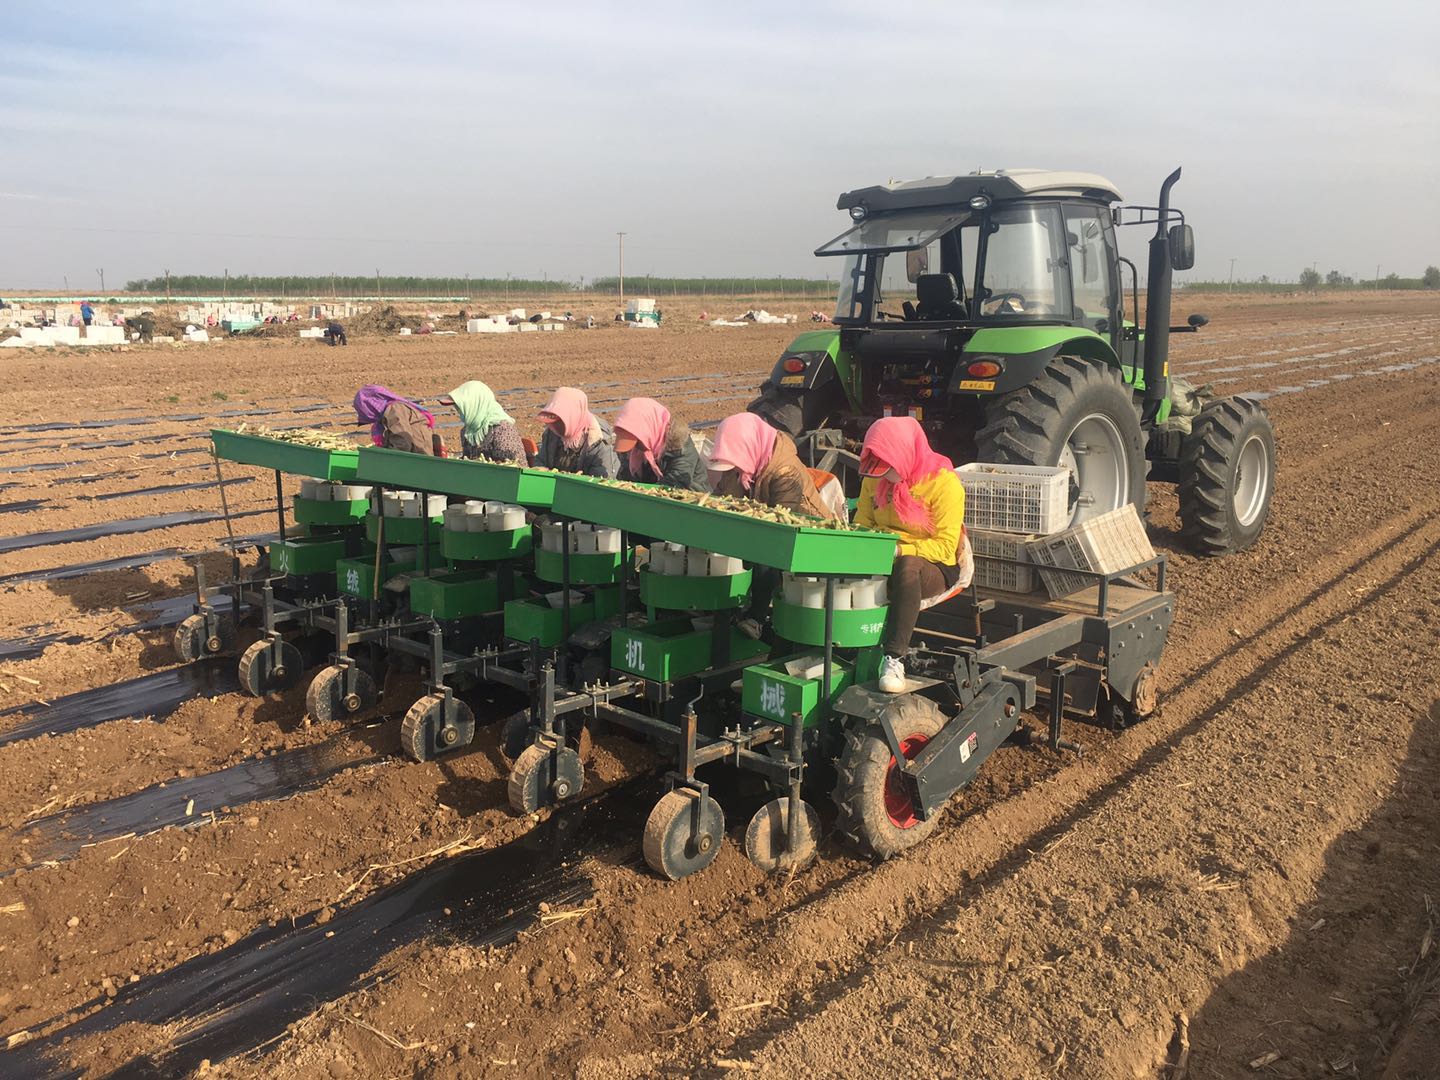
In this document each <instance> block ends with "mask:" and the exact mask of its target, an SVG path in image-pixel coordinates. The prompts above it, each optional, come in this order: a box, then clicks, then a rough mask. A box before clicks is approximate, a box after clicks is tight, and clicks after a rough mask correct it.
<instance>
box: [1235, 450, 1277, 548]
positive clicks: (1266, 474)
mask: <svg viewBox="0 0 1440 1080" xmlns="http://www.w3.org/2000/svg"><path fill="white" fill-rule="evenodd" d="M1269 493H1270V453H1269V451H1268V450H1266V449H1265V440H1264V439H1262V438H1260V436H1259V435H1251V436H1250V438H1248V439H1246V440H1245V445H1244V446H1242V447H1241V448H1240V453H1239V455H1238V456H1237V457H1236V459H1235V494H1234V495H1233V496H1232V497H1231V504H1232V506H1233V508H1234V511H1235V520H1236V521H1238V522H1239V523H1240V524H1241V525H1242V526H1248V525H1253V524H1255V520H1256V519H1257V518H1258V517H1259V516H1260V512H1261V510H1263V509H1264V508H1265V499H1266V497H1267V496H1268V495H1269Z"/></svg>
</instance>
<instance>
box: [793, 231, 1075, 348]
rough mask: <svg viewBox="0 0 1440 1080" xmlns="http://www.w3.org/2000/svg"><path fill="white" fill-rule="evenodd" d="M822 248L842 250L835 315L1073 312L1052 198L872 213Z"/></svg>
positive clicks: (898, 318) (974, 316) (959, 316)
mask: <svg viewBox="0 0 1440 1080" xmlns="http://www.w3.org/2000/svg"><path fill="white" fill-rule="evenodd" d="M982 225H983V228H982ZM816 254H819V255H843V256H844V264H843V269H842V270H841V272H840V288H839V292H838V295H837V297H836V304H835V320H836V321H837V322H842V323H852V324H854V323H870V322H902V321H903V322H934V321H947V322H948V321H970V320H984V321H990V320H992V319H993V320H1000V321H1011V320H1024V319H1049V320H1053V319H1055V318H1057V317H1058V318H1068V317H1069V314H1068V313H1069V305H1070V280H1069V269H1068V267H1069V261H1068V250H1067V245H1066V243H1065V232H1064V228H1063V227H1062V224H1061V219H1060V215H1059V207H1058V206H1056V205H1054V204H1048V203H1020V204H1014V203H1012V204H1010V205H1001V206H998V207H994V208H992V209H991V210H989V211H988V212H983V213H981V212H971V211H970V210H968V209H967V210H960V209H958V208H954V207H951V208H948V209H947V210H939V209H932V210H927V211H912V212H908V213H903V214H880V215H875V216H873V217H871V218H867V219H866V220H865V221H863V222H860V223H859V224H858V225H857V226H856V227H855V228H853V229H850V230H849V231H847V232H845V233H842V234H841V235H840V236H838V237H836V238H835V239H834V240H832V241H830V242H829V243H828V244H825V245H824V246H823V247H821V248H820V249H819V250H818V251H817V252H816ZM977 300H978V303H977Z"/></svg>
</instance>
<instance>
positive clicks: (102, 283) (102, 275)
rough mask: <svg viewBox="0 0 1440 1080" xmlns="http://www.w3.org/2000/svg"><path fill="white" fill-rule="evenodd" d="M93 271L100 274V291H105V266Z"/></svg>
mask: <svg viewBox="0 0 1440 1080" xmlns="http://www.w3.org/2000/svg"><path fill="white" fill-rule="evenodd" d="M95 272H96V273H97V274H99V275H100V291H101V292H102V293H103V292H104V291H105V268H104V267H103V266H102V267H101V268H100V269H99V270H96V271H95Z"/></svg>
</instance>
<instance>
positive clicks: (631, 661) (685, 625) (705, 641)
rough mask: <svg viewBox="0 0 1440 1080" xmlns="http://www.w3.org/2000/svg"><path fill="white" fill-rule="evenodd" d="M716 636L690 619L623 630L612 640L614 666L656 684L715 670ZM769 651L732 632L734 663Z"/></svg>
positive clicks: (731, 642) (612, 636)
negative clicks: (713, 657)
mask: <svg viewBox="0 0 1440 1080" xmlns="http://www.w3.org/2000/svg"><path fill="white" fill-rule="evenodd" d="M714 640H715V635H714V634H713V633H712V632H711V631H709V630H696V629H695V628H694V627H693V626H692V625H691V623H690V620H689V619H668V620H662V621H660V622H655V623H650V624H649V625H648V626H645V627H643V628H639V629H619V630H616V631H615V633H614V634H612V635H611V637H610V666H611V667H613V668H616V669H617V670H620V671H626V672H629V673H630V674H631V675H639V676H640V677H641V678H642V679H649V680H651V681H652V682H667V681H672V680H675V679H683V678H685V676H687V675H695V674H697V673H699V672H702V671H704V670H706V669H707V668H709V667H713V666H714V664H713V661H712V655H713V654H712V649H713V646H714ZM767 648H768V646H767V645H765V643H764V642H760V641H755V640H754V639H752V638H749V637H746V636H745V635H744V634H742V633H739V632H738V631H736V630H734V629H732V630H731V631H730V658H731V660H732V661H737V660H744V659H746V658H748V657H752V656H758V655H760V654H762V653H764V652H765V650H766V649H767Z"/></svg>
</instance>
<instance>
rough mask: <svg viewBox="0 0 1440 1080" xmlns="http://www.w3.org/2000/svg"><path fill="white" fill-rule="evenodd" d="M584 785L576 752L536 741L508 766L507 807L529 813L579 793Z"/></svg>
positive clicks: (583, 768) (581, 769)
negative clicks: (508, 802)
mask: <svg viewBox="0 0 1440 1080" xmlns="http://www.w3.org/2000/svg"><path fill="white" fill-rule="evenodd" d="M584 784H585V766H584V765H582V764H581V763H580V755H579V754H577V753H576V752H575V751H574V750H571V749H570V748H569V747H568V746H561V747H558V748H552V747H549V746H546V745H544V744H543V743H536V744H535V745H534V746H529V747H526V749H525V750H524V752H522V753H521V755H520V756H519V757H518V758H516V759H515V764H514V766H512V767H511V769H510V783H509V786H508V789H507V794H508V796H509V799H510V808H511V809H512V810H514V811H515V812H516V813H517V814H533V813H534V812H535V811H536V810H539V809H540V808H541V807H542V806H553V805H554V804H555V803H558V802H563V801H564V800H565V799H569V798H573V797H574V796H576V795H578V794H580V789H581V787H583V786H584Z"/></svg>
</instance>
